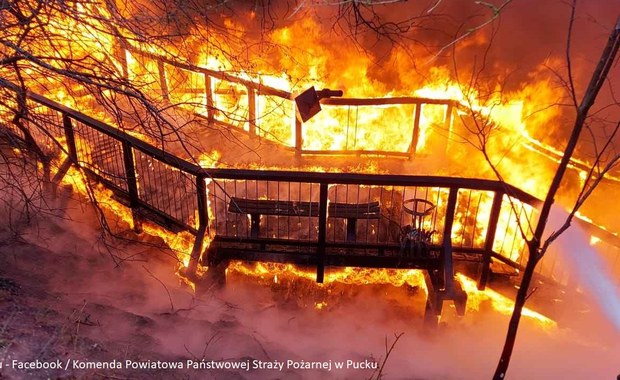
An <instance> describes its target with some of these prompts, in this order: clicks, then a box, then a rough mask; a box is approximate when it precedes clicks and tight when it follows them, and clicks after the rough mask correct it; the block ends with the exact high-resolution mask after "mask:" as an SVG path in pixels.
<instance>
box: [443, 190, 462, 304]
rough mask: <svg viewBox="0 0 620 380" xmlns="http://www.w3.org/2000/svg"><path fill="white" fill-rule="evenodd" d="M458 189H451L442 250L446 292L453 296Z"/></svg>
mask: <svg viewBox="0 0 620 380" xmlns="http://www.w3.org/2000/svg"><path fill="white" fill-rule="evenodd" d="M457 195H458V188H453V187H451V188H450V194H449V195H448V205H447V206H446V221H445V225H444V229H443V246H442V249H441V255H442V261H443V279H444V290H445V292H446V293H447V294H452V291H453V290H454V266H453V263H452V225H453V224H454V212H455V211H456V197H457Z"/></svg>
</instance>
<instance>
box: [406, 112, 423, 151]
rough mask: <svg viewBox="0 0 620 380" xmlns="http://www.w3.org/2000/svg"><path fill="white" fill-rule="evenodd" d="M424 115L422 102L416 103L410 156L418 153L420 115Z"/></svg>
mask: <svg viewBox="0 0 620 380" xmlns="http://www.w3.org/2000/svg"><path fill="white" fill-rule="evenodd" d="M421 115H422V103H416V105H415V114H414V117H413V135H412V136H411V147H409V158H410V159H411V158H413V157H414V156H415V154H416V148H417V146H418V140H419V139H420V116H421Z"/></svg>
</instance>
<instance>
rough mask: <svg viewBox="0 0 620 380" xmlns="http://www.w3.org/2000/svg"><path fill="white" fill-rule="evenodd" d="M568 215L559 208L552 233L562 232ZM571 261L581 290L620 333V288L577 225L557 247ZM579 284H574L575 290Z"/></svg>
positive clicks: (554, 214)
mask: <svg viewBox="0 0 620 380" xmlns="http://www.w3.org/2000/svg"><path fill="white" fill-rule="evenodd" d="M567 216H568V213H567V212H566V211H564V210H563V209H562V208H560V207H555V208H554V209H553V210H552V213H551V215H550V218H549V231H553V230H555V229H556V228H558V227H559V226H560V225H561V224H562V223H564V221H565V220H566V218H567ZM554 244H557V247H556V248H555V249H556V250H558V251H559V254H560V255H562V257H563V258H564V259H565V260H566V261H567V264H568V265H569V266H570V268H571V270H572V272H573V273H574V275H575V276H576V279H577V281H578V283H579V284H580V287H581V288H582V289H583V291H584V292H585V293H587V295H588V296H589V297H591V299H593V300H595V301H596V302H597V303H598V306H599V307H600V310H601V312H602V313H603V314H604V315H605V317H606V318H607V319H608V320H609V321H610V322H611V323H612V324H613V326H614V327H615V328H616V330H617V331H618V332H620V288H619V286H618V283H617V282H616V281H615V280H614V278H613V276H612V274H611V272H610V271H609V264H608V263H605V261H604V260H603V258H602V255H601V253H600V252H598V251H597V250H596V248H594V247H592V246H591V245H590V236H589V234H587V233H586V232H585V231H584V230H583V229H582V228H580V227H579V225H573V226H572V227H571V228H570V229H569V230H568V231H566V232H565V233H564V234H562V235H561V236H560V238H559V239H558V240H557V241H556V242H555V243H554ZM574 285H575V284H574V283H573V286H574Z"/></svg>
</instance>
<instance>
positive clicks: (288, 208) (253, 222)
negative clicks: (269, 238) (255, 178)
mask: <svg viewBox="0 0 620 380" xmlns="http://www.w3.org/2000/svg"><path fill="white" fill-rule="evenodd" d="M228 212H234V213H237V214H249V215H250V236H251V237H252V238H253V239H256V238H258V235H259V232H260V216H261V215H277V216H319V202H295V201H279V200H278V201H272V200H268V199H245V198H237V197H232V198H230V203H229V204H228Z"/></svg>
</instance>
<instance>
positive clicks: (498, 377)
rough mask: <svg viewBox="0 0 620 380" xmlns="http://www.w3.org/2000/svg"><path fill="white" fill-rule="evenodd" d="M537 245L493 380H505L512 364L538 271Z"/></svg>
mask: <svg viewBox="0 0 620 380" xmlns="http://www.w3.org/2000/svg"><path fill="white" fill-rule="evenodd" d="M536 245H537V244H534V243H530V244H529V252H530V257H529V258H528V260H527V264H526V265H525V269H524V271H523V278H522V279H521V286H520V287H519V290H518V291H517V296H516V298H515V308H514V311H513V313H512V317H510V322H509V323H508V332H507V333H506V341H505V343H504V349H503V350H502V355H501V356H500V358H499V363H497V368H496V369H495V374H494V375H493V380H503V379H504V377H505V376H506V371H507V370H508V365H509V364H510V357H511V356H512V351H513V349H514V346H515V342H516V341H517V330H518V329H519V322H520V321H521V312H522V311H523V307H524V306H525V301H527V297H528V292H529V288H530V284H531V283H532V278H533V277H534V270H535V269H536V264H538V259H537V258H536V257H533V256H536V253H534V255H532V252H536V251H537V250H538V247H536Z"/></svg>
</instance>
